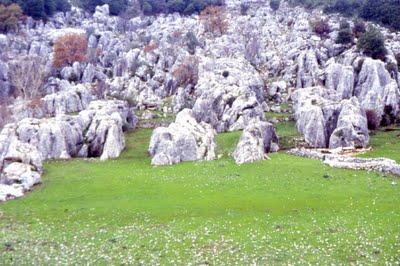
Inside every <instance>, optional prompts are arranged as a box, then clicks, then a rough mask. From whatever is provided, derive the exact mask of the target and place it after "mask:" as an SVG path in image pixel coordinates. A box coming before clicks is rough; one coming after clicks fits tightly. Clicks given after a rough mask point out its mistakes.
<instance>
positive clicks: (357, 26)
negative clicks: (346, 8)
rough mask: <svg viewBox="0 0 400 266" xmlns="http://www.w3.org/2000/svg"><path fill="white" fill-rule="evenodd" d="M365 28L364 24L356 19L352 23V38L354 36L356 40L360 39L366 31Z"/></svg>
mask: <svg viewBox="0 0 400 266" xmlns="http://www.w3.org/2000/svg"><path fill="white" fill-rule="evenodd" d="M366 30H367V29H366V26H365V23H364V22H363V21H362V20H360V19H358V20H356V21H355V22H354V28H353V33H354V36H356V37H357V38H360V37H361V36H362V35H363V34H364V33H365V31H366Z"/></svg>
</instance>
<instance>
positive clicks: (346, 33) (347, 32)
mask: <svg viewBox="0 0 400 266" xmlns="http://www.w3.org/2000/svg"><path fill="white" fill-rule="evenodd" d="M352 42H353V33H352V32H351V29H350V24H349V23H348V22H347V21H342V22H341V23H340V28H339V32H338V36H337V38H336V43H340V44H348V43H352Z"/></svg>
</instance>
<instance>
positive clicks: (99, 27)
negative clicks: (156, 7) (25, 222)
mask: <svg viewBox="0 0 400 266" xmlns="http://www.w3.org/2000/svg"><path fill="white" fill-rule="evenodd" d="M248 6H249V8H248V10H246V11H244V10H243V8H241V4H240V2H237V1H233V0H232V1H226V6H225V7H223V8H220V7H215V8H212V9H209V10H207V12H202V13H201V15H191V16H182V15H179V14H177V13H175V14H169V15H157V16H143V17H135V18H132V19H130V20H127V19H122V18H121V17H116V16H110V11H109V7H108V5H104V6H99V7H97V8H96V11H95V13H94V14H93V15H90V14H88V13H85V12H84V11H83V10H81V9H79V8H76V7H73V8H72V10H71V11H69V12H67V13H57V14H55V15H54V16H53V17H52V18H51V19H49V20H48V21H47V22H42V21H34V20H33V19H29V18H28V19H27V20H26V21H25V22H24V23H23V24H22V25H20V29H19V31H18V32H17V33H9V34H7V35H0V47H1V51H0V52H1V57H0V59H1V61H0V97H1V99H2V106H1V110H0V111H1V113H2V117H1V120H2V121H0V123H2V124H3V125H4V126H3V129H2V131H1V133H0V171H1V173H2V175H1V178H0V183H1V185H0V200H5V199H8V198H13V197H18V196H21V195H22V194H23V193H24V192H25V191H27V190H29V189H30V188H31V187H32V186H33V185H35V184H37V183H38V182H40V174H41V172H42V161H43V160H47V159H68V158H72V157H100V158H101V159H109V158H115V157H118V156H119V154H120V153H121V151H122V150H123V149H124V145H125V142H124V135H123V132H124V131H127V130H131V129H134V128H135V126H136V124H137V121H138V118H137V117H139V119H145V120H146V119H149V118H150V119H151V118H153V117H155V116H159V117H164V116H168V117H175V115H176V121H175V123H171V124H170V125H168V124H166V125H163V126H165V127H159V128H156V129H155V131H154V133H153V137H152V139H151V143H150V144H149V153H150V155H151V156H152V157H153V160H152V163H153V164H154V165H166V164H174V163H179V162H181V161H188V160H212V159H215V158H216V154H215V140H214V138H215V136H216V134H218V133H220V132H226V131H236V130H243V129H244V131H243V136H242V138H241V140H240V143H239V144H238V147H237V149H236V151H235V154H234V157H235V159H236V161H237V163H244V162H252V161H255V160H260V159H263V158H265V156H266V153H268V152H273V151H277V150H278V149H279V148H278V138H279V136H276V133H275V130H274V128H273V125H272V124H271V123H269V122H268V121H271V120H273V119H271V118H272V117H268V116H267V117H266V116H265V113H266V112H268V113H267V114H270V113H271V112H283V111H289V112H293V118H294V119H295V120H296V124H297V128H298V131H299V132H300V133H301V134H302V135H303V137H304V141H305V143H306V145H307V146H309V147H313V148H341V147H347V148H348V147H354V148H365V147H367V146H368V142H369V130H368V127H369V124H371V123H372V122H374V124H377V125H379V124H391V123H396V122H397V123H398V122H399V113H400V89H399V85H400V76H399V73H398V69H397V64H398V62H397V61H396V55H397V54H400V34H399V33H397V32H391V31H389V30H387V29H385V28H381V27H379V26H377V27H378V28H379V29H380V31H381V32H382V33H383V35H384V37H385V40H386V41H385V47H386V50H387V54H386V56H385V58H382V59H383V60H378V59H372V58H370V57H367V56H365V55H364V54H363V53H362V52H361V51H360V50H359V49H357V47H356V45H355V43H356V41H357V38H356V39H355V41H354V42H350V43H347V44H338V43H337V42H336V39H337V36H338V33H339V30H340V21H341V18H340V17H339V15H329V16H327V15H324V14H323V13H322V12H321V11H319V10H315V11H312V12H311V11H306V10H304V9H303V8H300V7H296V8H293V7H289V6H288V5H287V4H286V3H285V2H283V3H282V4H281V6H280V8H279V9H278V10H276V11H274V10H272V9H271V8H270V5H269V4H268V2H263V1H261V2H260V1H257V2H249V3H248ZM316 21H317V22H318V21H324V22H326V24H327V25H328V26H329V29H330V30H329V32H327V33H326V34H325V35H321V34H318V33H316V31H315V27H314V25H315V22H316ZM350 24H351V27H354V25H353V24H352V23H350ZM317 32H318V31H317ZM73 36H75V37H76V36H80V37H81V38H82V36H83V41H82V43H83V46H84V48H85V54H84V55H83V56H81V57H71V54H70V52H71V51H69V50H68V48H69V47H68V46H67V47H63V46H62V45H61V47H59V49H61V50H60V51H63V52H64V53H67V54H68V55H69V57H68V56H67V58H76V61H75V60H72V61H71V62H69V61H68V62H67V63H66V64H61V66H57V64H55V62H57V60H56V58H57V56H59V54H58V53H59V52H58V51H59V50H58V49H55V47H57V43H59V44H60V41H59V40H60V38H65V37H67V39H65V40H68V38H72V37H73ZM65 43H67V42H65ZM64 48H65V49H64ZM63 49H64V50H63ZM38 62H39V63H38ZM40 62H41V63H40ZM56 66H57V67H56ZM393 66H395V67H393ZM21 73H22V74H21ZM38 80H39V81H40V80H42V82H37V81H38ZM370 126H371V125H370Z"/></svg>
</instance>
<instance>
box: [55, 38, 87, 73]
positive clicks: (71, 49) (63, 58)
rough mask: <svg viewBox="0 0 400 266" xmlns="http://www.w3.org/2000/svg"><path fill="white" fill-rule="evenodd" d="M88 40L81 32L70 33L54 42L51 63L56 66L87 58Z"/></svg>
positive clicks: (83, 60)
mask: <svg viewBox="0 0 400 266" xmlns="http://www.w3.org/2000/svg"><path fill="white" fill-rule="evenodd" d="M87 50H88V41H87V37H86V36H85V35H83V34H76V33H70V34H66V35H64V36H63V37H60V38H58V39H57V40H56V41H55V43H54V61H53V65H54V66H55V67H57V68H60V67H63V66H67V65H72V64H73V63H74V62H85V61H86V60H87Z"/></svg>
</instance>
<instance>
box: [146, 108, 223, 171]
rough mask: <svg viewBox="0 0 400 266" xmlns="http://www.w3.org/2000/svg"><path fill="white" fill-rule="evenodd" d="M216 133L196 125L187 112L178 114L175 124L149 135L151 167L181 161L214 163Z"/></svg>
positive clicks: (204, 124)
mask: <svg viewBox="0 0 400 266" xmlns="http://www.w3.org/2000/svg"><path fill="white" fill-rule="evenodd" d="M214 138H215V131H214V129H213V128H212V127H211V126H210V125H209V124H207V123H204V122H200V123H198V122H197V121H196V119H195V118H194V115H193V112H192V111H191V110H190V109H184V110H182V111H181V112H180V113H178V115H177V117H176V120H175V123H172V124H170V125H169V126H168V127H167V128H166V127H159V128H157V129H155V130H154V131H153V134H152V136H151V141H150V146H149V153H150V155H151V156H152V157H153V158H152V161H151V163H152V165H171V164H176V163H179V162H184V161H195V160H214V159H215V158H216V155H215V149H216V144H215V140H214Z"/></svg>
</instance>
